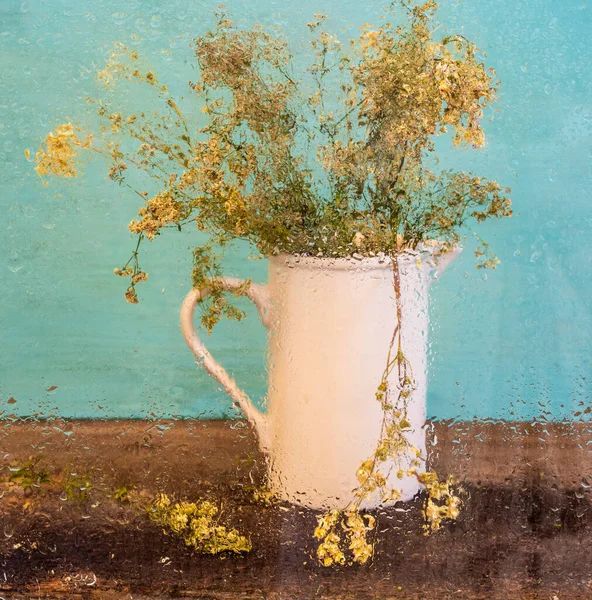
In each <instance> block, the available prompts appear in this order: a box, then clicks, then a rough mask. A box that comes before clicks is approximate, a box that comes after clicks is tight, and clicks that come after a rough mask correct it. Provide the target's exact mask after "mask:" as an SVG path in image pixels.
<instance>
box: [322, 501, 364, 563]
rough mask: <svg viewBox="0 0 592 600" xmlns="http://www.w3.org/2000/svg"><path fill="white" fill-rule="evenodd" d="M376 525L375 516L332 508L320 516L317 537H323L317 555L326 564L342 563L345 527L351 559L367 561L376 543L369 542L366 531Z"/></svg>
mask: <svg viewBox="0 0 592 600" xmlns="http://www.w3.org/2000/svg"><path fill="white" fill-rule="evenodd" d="M374 526H375V520H374V517H372V516H371V515H362V514H361V513H360V512H359V511H358V510H357V509H354V510H346V511H341V510H331V511H328V512H325V513H323V514H321V515H319V517H317V527H316V529H315V531H314V537H315V538H316V539H318V540H321V542H320V544H319V546H318V547H317V558H318V559H319V561H320V563H321V564H322V565H323V566H325V567H330V566H332V565H336V564H337V565H342V564H345V562H346V555H345V553H344V551H343V549H342V547H341V546H342V541H343V540H342V537H341V536H340V535H339V534H338V531H339V530H341V531H342V535H344V537H345V543H346V544H347V548H348V549H349V550H350V553H351V562H353V563H357V564H365V563H366V562H368V560H369V559H370V558H371V557H372V552H373V546H372V544H370V543H369V542H368V539H367V534H368V532H369V531H371V530H373V529H374Z"/></svg>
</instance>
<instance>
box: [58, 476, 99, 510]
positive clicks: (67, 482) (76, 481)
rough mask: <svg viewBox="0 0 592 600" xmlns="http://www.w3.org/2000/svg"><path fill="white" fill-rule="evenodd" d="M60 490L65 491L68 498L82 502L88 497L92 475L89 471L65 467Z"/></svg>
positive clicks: (91, 484)
mask: <svg viewBox="0 0 592 600" xmlns="http://www.w3.org/2000/svg"><path fill="white" fill-rule="evenodd" d="M61 487H62V490H63V491H64V492H65V493H66V497H67V498H68V500H75V501H78V502H83V501H84V500H87V499H88V494H89V491H90V490H91V489H92V487H93V483H92V475H91V474H90V473H86V472H81V473H79V472H78V471H73V470H72V469H66V471H65V472H64V475H63V478H62V482H61Z"/></svg>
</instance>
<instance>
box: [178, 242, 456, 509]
mask: <svg viewBox="0 0 592 600" xmlns="http://www.w3.org/2000/svg"><path fill="white" fill-rule="evenodd" d="M459 251H460V249H456V250H454V251H451V252H447V253H445V254H440V255H436V254H435V252H434V250H423V251H417V252H411V251H408V252H404V253H401V254H399V255H398V267H399V272H400V282H401V301H402V328H401V331H402V348H403V352H404V354H405V356H406V358H407V360H409V362H410V364H411V367H412V371H413V378H414V381H415V384H416V389H415V391H414V392H413V395H412V397H411V400H410V402H409V405H408V420H409V421H410V423H411V433H410V434H409V436H408V438H409V440H410V442H411V443H412V444H413V445H414V446H415V447H416V448H418V449H419V450H421V452H422V458H423V459H424V460H425V431H424V429H423V426H424V422H425V417H426V380H427V373H426V359H427V332H428V286H429V282H430V280H431V279H432V278H433V277H434V276H437V275H438V274H439V273H441V272H442V271H443V270H444V268H445V267H446V266H447V265H448V264H449V263H450V262H451V261H452V259H453V258H454V257H455V256H456V255H457V254H458V252H459ZM223 281H224V284H225V286H226V287H227V288H228V289H233V288H237V287H239V286H243V285H244V282H243V281H241V280H238V279H231V278H225V279H224V280H223ZM207 294H208V290H207V289H204V290H195V289H194V290H192V291H191V292H190V293H189V294H188V295H187V297H186V298H185V301H184V303H183V306H182V308H181V328H182V331H183V335H184V336H185V339H186V341H187V344H188V345H189V348H190V349H191V350H192V351H193V353H194V354H195V356H196V357H197V358H198V360H199V361H200V363H202V364H203V366H204V368H205V369H206V371H207V372H208V373H209V374H210V375H212V376H213V377H214V378H215V379H216V380H217V381H218V382H219V383H220V384H221V385H222V386H223V387H224V389H225V390H226V392H227V393H228V395H229V396H230V397H231V398H232V399H233V401H234V402H235V404H236V405H237V406H238V407H239V408H240V409H241V410H242V411H243V413H244V414H245V416H246V418H247V419H248V420H249V421H250V422H251V423H252V424H253V426H254V427H255V429H256V431H257V435H258V437H259V443H260V447H261V449H262V450H263V451H264V452H265V453H266V454H267V456H268V470H269V483H270V486H271V488H272V490H273V491H274V492H275V493H276V494H278V495H279V496H280V497H281V498H282V499H284V500H288V501H290V502H295V503H299V504H303V505H305V506H309V507H311V508H318V509H327V508H343V507H345V506H346V505H347V503H348V502H349V501H350V500H351V499H352V493H351V492H352V490H353V489H354V488H355V487H356V486H357V479H356V471H357V470H358V468H359V467H360V465H361V463H362V462H363V461H364V460H365V459H367V458H368V457H370V456H371V455H372V454H373V452H374V449H375V447H376V443H377V441H378V438H379V435H380V428H381V423H382V409H381V406H380V404H379V402H378V401H377V400H376V397H375V394H376V389H377V387H378V384H379V383H380V381H381V378H382V373H383V371H384V368H385V366H386V360H387V353H388V349H389V345H390V342H391V339H392V336H393V331H394V329H395V326H396V324H397V309H396V303H395V293H394V280H393V265H392V261H391V259H389V258H388V257H382V258H381V257H374V258H362V259H360V260H355V259H329V258H317V257H299V256H285V255H282V256H274V257H272V258H270V259H269V283H268V284H267V285H266V286H264V285H259V284H252V285H251V286H250V288H249V290H248V292H247V295H248V297H249V298H250V299H251V300H252V301H253V302H254V303H255V305H256V306H257V308H258V309H259V312H260V314H261V318H262V321H263V324H264V325H265V326H267V327H268V329H269V337H268V346H269V351H268V358H269V389H268V398H267V413H266V414H264V413H262V412H260V411H259V410H258V409H257V408H256V407H255V406H254V405H253V403H252V402H251V400H250V399H249V398H248V396H247V395H246V394H245V393H244V392H243V391H242V390H241V389H240V388H239V387H238V386H237V384H236V382H235V381H234V380H233V379H232V378H231V377H230V376H229V375H228V373H227V372H226V371H225V370H224V368H223V367H222V366H221V365H220V364H219V363H218V362H217V361H216V360H215V359H214V358H213V357H212V355H211V354H210V353H209V352H208V350H207V349H206V347H205V346H204V344H203V343H202V342H201V341H200V340H199V338H198V336H197V334H196V333H195V331H194V326H193V315H194V311H195V306H196V304H197V303H198V302H199V301H200V299H202V298H204V297H205V296H206V295H207ZM396 377H397V376H396V373H393V374H392V381H389V383H390V387H391V388H392V389H397V383H398V382H397V380H396ZM403 466H404V463H403ZM393 471H395V472H396V469H394V470H393ZM385 474H386V473H385ZM389 482H391V483H392V484H394V485H395V487H397V488H398V489H401V490H402V498H401V499H402V500H408V499H410V498H412V497H413V496H414V495H415V494H416V493H417V491H418V490H419V487H420V486H419V483H418V482H417V479H416V478H413V477H406V478H404V479H403V480H398V479H396V478H395V473H394V472H392V473H391V474H390V476H389ZM377 504H379V498H378V497H374V498H371V499H370V500H369V501H367V502H366V503H365V504H364V506H365V507H372V506H376V505H377Z"/></svg>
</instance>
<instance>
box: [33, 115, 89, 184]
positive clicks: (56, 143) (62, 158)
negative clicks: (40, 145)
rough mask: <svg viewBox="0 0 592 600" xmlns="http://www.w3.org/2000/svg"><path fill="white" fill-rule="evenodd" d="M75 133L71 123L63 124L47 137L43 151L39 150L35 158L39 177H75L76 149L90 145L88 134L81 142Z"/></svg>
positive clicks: (75, 130)
mask: <svg viewBox="0 0 592 600" xmlns="http://www.w3.org/2000/svg"><path fill="white" fill-rule="evenodd" d="M77 131H78V129H77V128H76V127H74V125H72V123H65V124H64V125H60V126H59V127H57V128H56V130H55V131H52V132H51V133H50V134H49V135H48V136H47V138H46V139H45V150H39V152H37V154H36V156H35V161H36V162H37V165H36V167H35V170H36V171H37V173H39V175H54V176H56V177H76V164H75V160H76V147H80V148H90V146H91V143H92V136H91V135H90V134H89V135H87V136H86V138H85V139H84V140H83V139H81V138H80V137H78V135H77Z"/></svg>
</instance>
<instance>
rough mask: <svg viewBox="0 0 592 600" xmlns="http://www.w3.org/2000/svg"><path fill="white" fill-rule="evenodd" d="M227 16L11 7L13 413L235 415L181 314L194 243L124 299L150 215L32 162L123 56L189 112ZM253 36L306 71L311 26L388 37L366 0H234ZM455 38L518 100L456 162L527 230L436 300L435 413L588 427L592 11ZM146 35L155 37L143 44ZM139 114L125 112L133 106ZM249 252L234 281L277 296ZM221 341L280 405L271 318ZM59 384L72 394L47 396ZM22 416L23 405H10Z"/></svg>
mask: <svg viewBox="0 0 592 600" xmlns="http://www.w3.org/2000/svg"><path fill="white" fill-rule="evenodd" d="M217 4H218V2H210V1H205V0H201V1H191V2H187V0H182V1H181V0H168V1H167V2H163V1H162V0H158V1H157V0H142V1H139V0H126V1H125V2H122V1H121V0H76V2H72V1H71V0H68V1H66V0H0V191H1V194H0V210H1V215H2V234H1V235H0V357H1V360H0V414H2V413H3V411H4V416H7V415H11V414H15V415H21V416H24V415H40V416H46V417H47V416H49V415H52V414H54V415H60V416H71V417H95V416H100V417H105V418H110V417H126V416H141V417H151V416H170V415H180V416H203V417H218V416H222V415H224V414H229V412H230V402H229V401H228V399H227V398H226V397H225V395H224V394H223V393H222V392H221V391H220V390H219V389H218V388H217V386H216V385H215V383H214V382H213V381H211V380H210V379H208V378H207V377H206V376H205V375H204V374H203V373H202V372H201V371H200V370H199V369H198V368H197V367H196V365H195V364H194V361H193V359H192V356H191V355H190V353H189V352H188V350H187V348H186V347H185V344H184V342H183V340H182V338H181V335H180V332H179V328H178V325H177V322H178V308H179V305H180V302H181V300H182V298H183V296H184V294H185V293H186V291H187V289H188V288H189V272H190V256H189V252H188V248H190V247H191V246H192V245H193V244H194V243H195V242H196V240H197V235H196V234H195V233H194V232H186V233H183V234H171V235H170V236H168V238H169V239H167V240H164V242H165V243H162V242H163V240H160V243H159V242H155V243H154V244H152V245H150V246H149V247H148V248H147V252H146V254H145V258H144V266H145V268H146V270H147V271H148V272H149V273H150V281H149V282H148V283H147V284H144V285H143V286H142V288H141V297H142V302H141V304H140V305H139V306H132V305H129V304H126V303H125V302H124V301H123V298H122V292H123V288H122V283H123V282H122V280H120V279H118V278H116V277H114V276H113V275H112V269H113V267H114V266H118V265H119V264H121V262H122V259H124V260H125V258H127V256H128V254H129V251H130V250H131V245H132V243H133V240H132V238H131V236H130V235H129V234H128V232H127V229H126V224H127V222H128V221H129V219H130V218H132V217H133V215H134V214H135V212H136V211H137V208H138V203H137V201H136V200H135V199H134V198H133V197H132V196H129V195H126V194H125V193H123V191H122V190H120V189H119V188H117V187H116V186H114V185H113V184H112V183H111V182H109V181H106V180H105V179H104V175H103V174H102V173H101V172H100V170H99V169H98V166H97V165H90V166H89V167H88V169H87V170H86V172H85V175H84V176H83V177H82V178H80V179H78V180H76V181H74V182H72V183H70V184H68V185H56V184H52V185H50V186H48V187H46V188H44V187H43V186H42V185H41V182H40V180H39V178H38V177H37V176H36V174H35V173H34V172H33V170H32V167H33V165H32V164H31V163H29V162H27V160H26V159H25V157H24V150H25V149H27V148H28V149H31V150H32V151H33V152H34V151H35V150H36V148H37V147H38V145H39V140H40V139H41V138H42V137H44V135H45V134H46V133H47V132H48V130H50V129H52V128H53V127H54V126H55V125H56V124H57V123H59V122H61V121H63V120H64V117H65V116H66V117H70V118H72V119H76V118H79V117H80V115H79V113H80V109H79V108H78V107H79V105H80V101H79V98H82V97H84V96H86V95H96V93H97V84H96V82H95V80H94V78H93V73H94V72H95V70H96V68H97V67H98V66H100V65H101V64H102V63H103V62H104V59H105V57H106V56H107V53H108V50H109V48H110V46H111V45H112V43H113V42H114V41H116V40H120V41H124V42H127V43H132V44H137V46H138V49H139V50H140V52H141V53H143V54H144V55H147V56H149V57H150V60H151V62H152V64H153V66H154V68H155V70H156V71H157V72H159V73H162V74H165V73H166V77H165V78H166V79H167V81H168V83H170V84H172V88H173V89H174V90H175V91H177V92H178V93H179V94H181V93H185V91H186V88H185V85H186V82H187V81H188V80H189V79H195V71H194V69H193V67H192V64H193V57H192V54H191V50H190V49H189V41H190V39H191V38H192V37H193V36H194V35H196V34H198V33H200V32H202V31H203V30H204V28H205V24H206V23H207V21H208V19H209V14H210V11H211V10H212V9H213V8H215V6H216V5H217ZM227 4H228V6H229V8H230V9H231V10H232V12H233V14H234V16H235V17H236V18H241V19H243V20H244V21H245V22H246V23H253V22H260V23H263V24H265V25H280V26H281V27H282V28H283V29H284V30H285V31H286V34H287V35H288V37H289V39H290V41H291V44H292V47H293V50H294V52H295V53H296V55H297V56H298V57H299V59H300V58H303V57H305V56H306V53H307V52H308V48H307V42H306V39H307V38H306V33H307V29H306V22H307V21H309V20H310V17H311V16H312V15H313V13H317V12H324V13H327V14H329V15H330V16H331V18H330V20H329V23H330V26H332V27H333V28H334V29H335V30H339V29H340V28H343V27H345V26H346V25H351V26H352V27H351V28H350V29H349V30H347V31H346V32H342V34H341V35H342V36H343V37H347V36H348V35H355V34H356V32H357V28H358V27H359V26H360V25H362V24H363V23H365V22H377V21H378V17H379V15H380V14H381V12H382V9H381V3H374V2H363V1H361V0H339V1H337V0H314V1H313V0H305V1H303V0H301V1H294V2H291V3H288V2H279V1H277V0H250V1H249V2H244V1H239V0H228V2H227ZM442 6H443V9H442V18H443V20H444V22H445V24H446V25H447V26H448V27H449V28H451V29H457V30H459V31H461V32H463V33H464V34H465V35H467V36H471V37H476V38H477V40H478V41H479V43H480V45H481V46H482V47H483V48H484V49H485V50H487V52H488V56H489V59H490V62H491V64H492V65H493V66H494V67H495V68H496V70H497V71H498V74H499V76H500V78H501V80H502V83H503V87H502V93H501V96H500V102H499V106H498V108H499V112H498V113H497V114H496V115H495V118H494V120H493V121H492V122H489V123H487V124H486V131H487V133H488V135H489V144H488V146H487V147H486V148H485V149H484V150H481V151H471V152H469V151H460V150H453V149H452V148H451V147H450V146H449V145H448V143H441V144H440V146H441V148H442V152H443V163H444V164H450V165H454V166H459V167H462V168H464V169H473V170H475V171H476V172H478V173H481V174H483V175H485V176H488V177H492V178H497V179H498V180H500V181H501V182H502V183H503V184H504V185H511V186H512V187H513V190H514V191H513V199H514V206H515V211H516V216H515V217H514V218H513V219H511V220H508V221H507V222H505V223H504V222H499V223H492V224H488V225H486V226H485V227H483V228H482V234H483V235H484V236H485V237H486V238H487V239H488V240H489V241H490V242H491V243H492V245H493V246H494V249H495V250H496V251H497V253H498V255H499V257H500V258H501V260H502V265H501V266H500V267H499V268H498V269H497V270H496V271H493V272H491V271H490V272H487V273H486V274H485V273H483V272H481V271H477V270H476V269H475V267H474V260H473V257H472V249H473V247H474V244H473V242H472V241H470V240H469V241H468V243H467V250H466V251H465V253H464V255H463V256H462V258H460V259H459V260H458V261H457V262H456V264H455V265H454V267H453V268H451V269H450V270H449V271H448V272H447V273H446V274H445V276H444V277H443V278H442V279H441V280H440V281H439V282H438V283H437V284H436V285H435V286H434V287H433V289H432V302H433V305H432V321H433V323H434V324H435V325H434V326H433V328H432V329H433V330H432V332H431V344H430V350H431V361H430V369H431V371H430V388H429V411H428V412H429V414H430V415H434V416H436V417H440V418H451V417H452V418H473V417H479V418H504V419H516V418H521V419H522V418H524V419H531V418H534V417H537V418H540V417H542V418H549V419H551V418H555V419H560V418H564V417H567V418H569V417H574V415H575V417H576V418H577V416H578V415H577V413H578V412H580V411H583V410H584V408H585V407H586V406H587V405H588V404H589V403H590V400H591V398H590V392H591V381H592V368H591V362H592V359H591V357H592V335H591V334H592V300H591V293H590V292H591V291H592V287H591V285H590V284H591V279H592V258H591V253H590V248H591V243H590V237H591V234H592V207H591V206H592V203H591V183H592V166H591V165H592V77H590V74H589V66H590V64H592V45H591V44H590V42H589V36H590V32H591V31H592V6H591V5H590V4H588V3H586V2H585V1H584V0H561V1H557V0H464V2H463V3H462V4H458V3H457V2H456V1H454V2H447V1H444V2H442ZM132 34H136V36H137V37H139V38H140V40H138V41H134V40H133V39H132ZM133 100H134V99H133V98H126V99H124V102H130V103H133ZM244 255H245V252H244V249H242V250H241V249H239V250H237V251H236V252H235V254H234V255H233V256H230V257H229V259H228V261H227V265H226V268H227V273H228V274H229V275H234V276H240V277H252V278H253V279H255V280H259V281H263V280H264V279H265V264H264V263H263V262H256V263H253V262H248V263H247V262H245V261H243V260H242V257H243V256H244ZM249 315H250V318H249V319H248V320H247V321H245V322H243V323H240V324H234V323H233V324H224V325H222V326H221V327H220V328H219V329H218V330H217V331H216V332H215V333H214V335H213V337H212V339H211V340H210V346H211V349H212V352H213V353H214V354H215V355H216V356H218V357H220V358H221V359H222V361H223V362H224V363H225V365H226V366H227V368H228V369H229V370H230V371H232V372H233V373H234V375H235V376H236V378H237V380H238V381H239V382H241V383H243V384H244V386H245V388H246V389H247V391H249V393H251V394H252V395H253V396H254V397H260V396H262V395H263V394H264V389H265V333H264V331H263V328H262V326H261V324H260V323H259V322H258V320H257V319H256V317H255V315H254V313H253V311H252V310H249ZM53 386H56V389H53V390H51V391H49V392H48V391H47V390H48V389H51V388H52V387H53ZM10 398H14V399H15V400H16V403H14V402H12V401H11V402H10V404H8V403H7V402H8V400H9V399H10Z"/></svg>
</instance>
